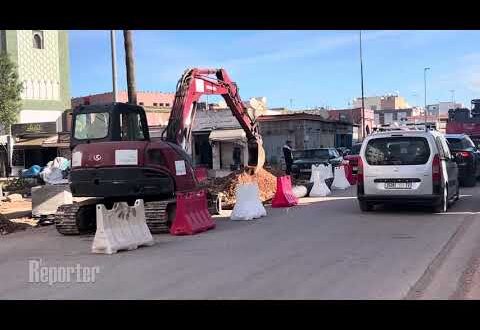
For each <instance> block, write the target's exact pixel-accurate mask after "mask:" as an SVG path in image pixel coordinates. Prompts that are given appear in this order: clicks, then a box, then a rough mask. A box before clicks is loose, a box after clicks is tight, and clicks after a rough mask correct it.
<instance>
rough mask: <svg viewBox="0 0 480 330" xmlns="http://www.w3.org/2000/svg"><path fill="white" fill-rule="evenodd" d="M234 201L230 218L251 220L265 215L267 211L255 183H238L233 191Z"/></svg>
mask: <svg viewBox="0 0 480 330" xmlns="http://www.w3.org/2000/svg"><path fill="white" fill-rule="evenodd" d="M235 198H236V203H235V206H234V207H233V210H232V214H231V215H230V219H232V220H253V219H257V218H260V217H263V216H266V215H267V211H266V210H265V207H264V206H263V204H262V202H261V200H260V193H259V190H258V185H257V184H256V183H246V184H239V185H238V186H237V191H236V192H235Z"/></svg>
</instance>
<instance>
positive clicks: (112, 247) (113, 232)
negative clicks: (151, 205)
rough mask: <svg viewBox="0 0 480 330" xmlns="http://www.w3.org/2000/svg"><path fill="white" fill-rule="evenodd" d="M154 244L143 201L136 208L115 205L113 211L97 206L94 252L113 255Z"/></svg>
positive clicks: (100, 205)
mask: <svg viewBox="0 0 480 330" xmlns="http://www.w3.org/2000/svg"><path fill="white" fill-rule="evenodd" d="M153 244H154V241H153V237H152V234H151V233H150V230H149V229H148V226H147V223H146V221H145V206H144V204H143V200H141V199H138V200H136V201H135V205H134V206H128V204H127V203H125V202H120V203H115V204H114V205H113V208H112V209H111V210H108V209H107V208H106V207H105V205H103V204H99V205H97V231H96V233H95V238H94V239H93V244H92V252H93V253H105V254H112V253H116V252H118V251H119V250H134V249H136V248H138V247H139V246H143V245H147V246H151V245H153Z"/></svg>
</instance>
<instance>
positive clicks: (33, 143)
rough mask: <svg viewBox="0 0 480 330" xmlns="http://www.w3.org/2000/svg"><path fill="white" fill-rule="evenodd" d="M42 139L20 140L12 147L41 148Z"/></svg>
mask: <svg viewBox="0 0 480 330" xmlns="http://www.w3.org/2000/svg"><path fill="white" fill-rule="evenodd" d="M43 140H45V138H44V137H41V138H38V137H37V138H30V139H21V140H19V141H17V142H16V143H15V144H14V145H13V147H14V148H17V149H25V148H35V147H36V148H41V147H42V143H43Z"/></svg>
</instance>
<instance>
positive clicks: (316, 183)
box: [309, 165, 331, 197]
mask: <svg viewBox="0 0 480 330" xmlns="http://www.w3.org/2000/svg"><path fill="white" fill-rule="evenodd" d="M321 166H322V167H323V168H324V169H320V170H318V171H315V172H314V173H315V175H314V176H313V187H312V190H310V194H309V196H310V197H325V196H327V195H330V193H331V192H330V189H328V186H327V184H326V183H325V179H326V176H327V175H328V174H327V173H326V168H325V166H323V165H321Z"/></svg>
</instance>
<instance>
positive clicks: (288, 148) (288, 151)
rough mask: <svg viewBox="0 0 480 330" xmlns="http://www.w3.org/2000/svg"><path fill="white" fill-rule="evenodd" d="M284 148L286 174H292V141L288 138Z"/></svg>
mask: <svg viewBox="0 0 480 330" xmlns="http://www.w3.org/2000/svg"><path fill="white" fill-rule="evenodd" d="M282 150H283V157H284V158H285V165H286V167H287V169H286V174H287V175H290V173H291V172H292V164H293V153H292V150H293V148H292V141H290V140H287V141H286V142H285V145H284V146H283V148H282Z"/></svg>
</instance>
